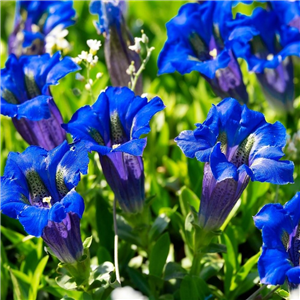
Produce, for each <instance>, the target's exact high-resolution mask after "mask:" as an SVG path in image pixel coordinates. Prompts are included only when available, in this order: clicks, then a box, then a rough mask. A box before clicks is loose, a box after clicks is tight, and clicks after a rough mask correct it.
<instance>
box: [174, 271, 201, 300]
mask: <svg viewBox="0 0 300 300" xmlns="http://www.w3.org/2000/svg"><path fill="white" fill-rule="evenodd" d="M180 299H189V300H200V298H199V295H198V289H197V285H196V282H195V280H194V279H193V278H192V277H191V276H190V275H187V276H186V277H184V278H183V280H182V282H181V285H180ZM201 300H204V298H202V299H201Z"/></svg>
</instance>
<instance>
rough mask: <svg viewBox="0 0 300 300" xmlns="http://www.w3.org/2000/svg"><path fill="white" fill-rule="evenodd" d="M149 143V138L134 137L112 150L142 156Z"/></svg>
mask: <svg viewBox="0 0 300 300" xmlns="http://www.w3.org/2000/svg"><path fill="white" fill-rule="evenodd" d="M146 145H147V138H143V139H134V140H131V141H129V142H127V143H124V144H122V145H120V146H119V147H117V148H115V149H113V150H112V151H111V152H126V153H128V154H131V155H135V156H142V154H143V151H144V149H145V147H146Z"/></svg>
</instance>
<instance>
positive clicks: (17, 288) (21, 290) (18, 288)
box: [10, 270, 36, 300]
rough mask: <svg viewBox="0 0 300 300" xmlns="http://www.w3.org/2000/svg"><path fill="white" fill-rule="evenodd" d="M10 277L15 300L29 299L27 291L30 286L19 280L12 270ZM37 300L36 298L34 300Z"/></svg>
mask: <svg viewBox="0 0 300 300" xmlns="http://www.w3.org/2000/svg"><path fill="white" fill-rule="evenodd" d="M10 277H11V281H12V284H13V296H14V300H24V299H29V297H28V294H27V291H28V285H26V284H25V283H24V282H22V281H21V280H19V279H17V278H16V276H15V275H14V274H13V272H11V270H10ZM34 299H36V298H34Z"/></svg>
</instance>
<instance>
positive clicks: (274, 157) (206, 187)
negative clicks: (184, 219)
mask: <svg viewBox="0 0 300 300" xmlns="http://www.w3.org/2000/svg"><path fill="white" fill-rule="evenodd" d="M196 126H197V128H196V129H195V130H194V131H192V130H187V131H183V132H181V133H180V135H179V136H178V137H177V138H176V139H175V141H176V142H177V145H178V146H179V147H180V148H181V150H182V151H183V153H184V154H185V155H186V156H187V157H189V158H194V157H196V158H197V159H198V160H199V161H202V162H205V163H206V165H205V168H204V177H203V188H202V198H201V205H200V211H199V222H200V225H201V226H202V227H204V228H207V229H219V228H220V227H221V225H222V224H223V222H224V221H225V219H226V217H227V216H228V214H229V212H230V211H231V209H232V208H233V206H234V205H235V203H236V202H237V200H238V199H239V197H240V195H241V193H242V192H243V190H244V189H245V188H246V186H247V184H248V182H249V180H250V179H251V180H252V181H261V182H270V183H273V184H287V183H291V182H293V169H294V165H293V163H292V162H290V161H282V160H280V158H281V157H282V156H283V155H284V153H283V152H282V148H283V147H284V145H285V141H286V131H285V128H284V127H283V125H282V124H281V123H279V122H276V123H274V124H269V123H267V122H266V121H265V118H264V116H263V114H262V113H260V112H256V111H252V110H250V109H248V108H247V106H246V105H243V106H241V105H240V104H239V103H238V102H237V101H236V100H235V99H233V98H227V99H224V100H223V101H222V102H221V103H219V104H218V105H217V106H213V107H212V108H211V109H210V111H209V113H208V116H207V119H206V120H205V121H204V122H203V124H196Z"/></svg>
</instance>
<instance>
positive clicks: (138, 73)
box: [131, 47, 153, 91]
mask: <svg viewBox="0 0 300 300" xmlns="http://www.w3.org/2000/svg"><path fill="white" fill-rule="evenodd" d="M146 50H147V56H146V58H145V59H144V60H143V62H142V64H141V66H140V68H139V69H138V71H137V72H136V73H135V74H134V79H133V80H132V82H131V89H132V91H134V89H135V86H136V84H137V81H138V79H139V77H140V75H141V74H142V72H143V70H144V69H145V67H146V64H147V62H148V61H149V58H150V56H151V52H152V50H153V48H148V47H147V48H146Z"/></svg>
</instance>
